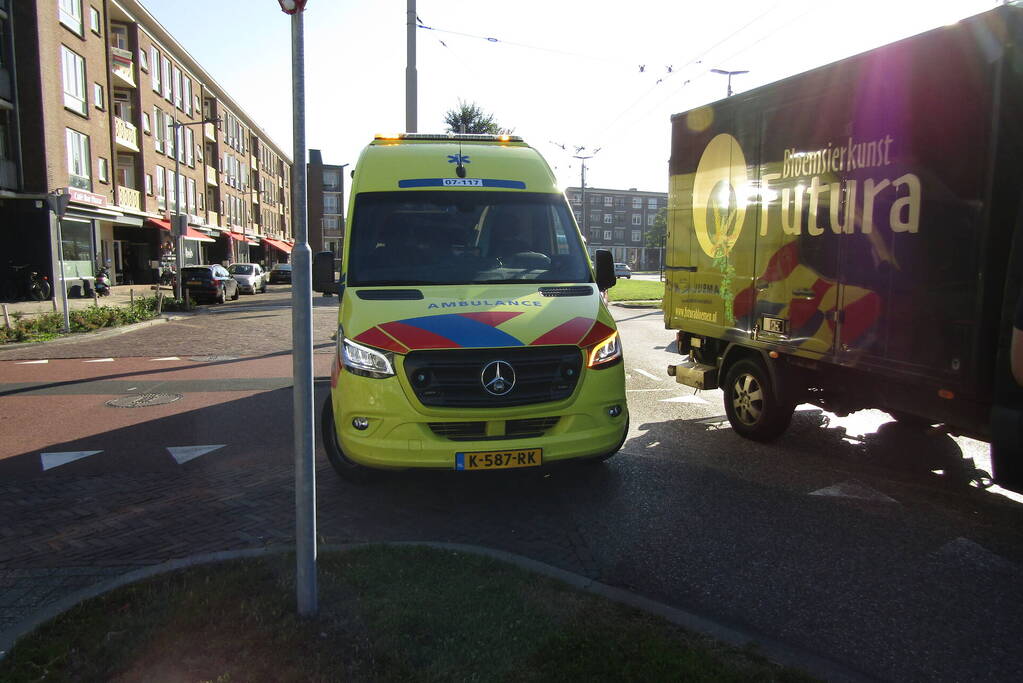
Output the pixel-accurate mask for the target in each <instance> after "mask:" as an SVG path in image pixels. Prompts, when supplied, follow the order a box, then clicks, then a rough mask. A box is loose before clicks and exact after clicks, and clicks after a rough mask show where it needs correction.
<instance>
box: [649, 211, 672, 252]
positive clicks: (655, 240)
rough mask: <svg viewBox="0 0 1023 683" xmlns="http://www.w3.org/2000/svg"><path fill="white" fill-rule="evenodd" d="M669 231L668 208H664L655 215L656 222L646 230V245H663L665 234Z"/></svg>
mask: <svg viewBox="0 0 1023 683" xmlns="http://www.w3.org/2000/svg"><path fill="white" fill-rule="evenodd" d="M667 231H668V209H667V208H666V207H664V208H662V209H661V210H660V211H658V212H657V215H656V216H654V224H653V225H651V226H650V229H649V230H647V231H646V245H647V246H648V247H663V246H665V245H664V244H663V240H664V235H665V234H666V233H667Z"/></svg>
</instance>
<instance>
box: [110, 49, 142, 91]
mask: <svg viewBox="0 0 1023 683" xmlns="http://www.w3.org/2000/svg"><path fill="white" fill-rule="evenodd" d="M110 73H112V74H113V75H114V77H115V78H116V80H117V82H118V83H117V84H118V85H122V86H125V87H128V88H134V87H136V86H135V60H134V57H133V56H132V54H131V52H129V51H128V50H122V49H121V48H119V47H111V48H110Z"/></svg>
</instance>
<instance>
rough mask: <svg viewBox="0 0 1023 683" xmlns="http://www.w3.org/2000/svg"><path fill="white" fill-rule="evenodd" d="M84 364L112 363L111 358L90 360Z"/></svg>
mask: <svg viewBox="0 0 1023 683" xmlns="http://www.w3.org/2000/svg"><path fill="white" fill-rule="evenodd" d="M85 362H86V363H113V362H114V359H113V358H93V359H92V360H87V361H85Z"/></svg>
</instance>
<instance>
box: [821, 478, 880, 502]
mask: <svg viewBox="0 0 1023 683" xmlns="http://www.w3.org/2000/svg"><path fill="white" fill-rule="evenodd" d="M810 495H811V496H834V497H836V498H856V499H857V500H876V501H877V502H879V503H896V504H898V502H899V501H897V500H895V499H894V498H889V497H888V496H886V495H884V494H883V493H881V492H880V491H875V490H874V489H872V488H869V487H867V486H864V485H863V484H857V483H856V482H853V481H844V482H842V483H841V484H835V485H834V486H828V487H826V488H823V489H818V490H816V491H813V492H812V493H810Z"/></svg>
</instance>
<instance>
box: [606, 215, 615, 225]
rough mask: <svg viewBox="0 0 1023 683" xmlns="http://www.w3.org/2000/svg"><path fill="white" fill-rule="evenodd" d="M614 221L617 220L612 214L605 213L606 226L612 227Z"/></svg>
mask: <svg viewBox="0 0 1023 683" xmlns="http://www.w3.org/2000/svg"><path fill="white" fill-rule="evenodd" d="M614 220H615V219H614V216H612V215H611V214H609V213H605V214H604V224H605V225H611V224H612V223H613V222H614Z"/></svg>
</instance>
